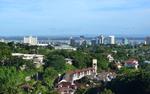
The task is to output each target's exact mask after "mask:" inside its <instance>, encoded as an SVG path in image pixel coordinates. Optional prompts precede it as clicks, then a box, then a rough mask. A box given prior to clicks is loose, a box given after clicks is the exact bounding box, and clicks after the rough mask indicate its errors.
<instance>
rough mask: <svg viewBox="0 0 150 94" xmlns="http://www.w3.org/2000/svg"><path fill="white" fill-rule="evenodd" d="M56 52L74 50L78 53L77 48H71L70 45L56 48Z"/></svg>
mask: <svg viewBox="0 0 150 94" xmlns="http://www.w3.org/2000/svg"><path fill="white" fill-rule="evenodd" d="M54 48H55V50H73V51H76V50H77V48H74V47H71V46H69V45H60V46H54Z"/></svg>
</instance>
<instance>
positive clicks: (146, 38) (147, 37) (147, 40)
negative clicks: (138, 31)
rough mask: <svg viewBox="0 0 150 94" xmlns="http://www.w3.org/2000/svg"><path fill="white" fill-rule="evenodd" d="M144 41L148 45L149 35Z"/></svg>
mask: <svg viewBox="0 0 150 94" xmlns="http://www.w3.org/2000/svg"><path fill="white" fill-rule="evenodd" d="M145 41H146V44H147V45H150V37H146V39H145Z"/></svg>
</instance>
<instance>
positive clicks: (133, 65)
mask: <svg viewBox="0 0 150 94" xmlns="http://www.w3.org/2000/svg"><path fill="white" fill-rule="evenodd" d="M124 66H125V67H131V68H135V69H138V66H139V63H138V61H137V60H135V59H131V60H128V61H125V64H124Z"/></svg>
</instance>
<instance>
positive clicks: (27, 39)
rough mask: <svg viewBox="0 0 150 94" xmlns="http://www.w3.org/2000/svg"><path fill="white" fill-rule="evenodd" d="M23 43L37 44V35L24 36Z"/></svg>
mask: <svg viewBox="0 0 150 94" xmlns="http://www.w3.org/2000/svg"><path fill="white" fill-rule="evenodd" d="M23 43H25V44H29V45H37V44H38V39H37V37H32V36H29V37H24V40H23Z"/></svg>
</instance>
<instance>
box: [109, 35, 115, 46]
mask: <svg viewBox="0 0 150 94" xmlns="http://www.w3.org/2000/svg"><path fill="white" fill-rule="evenodd" d="M108 44H115V36H109V37H108Z"/></svg>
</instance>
